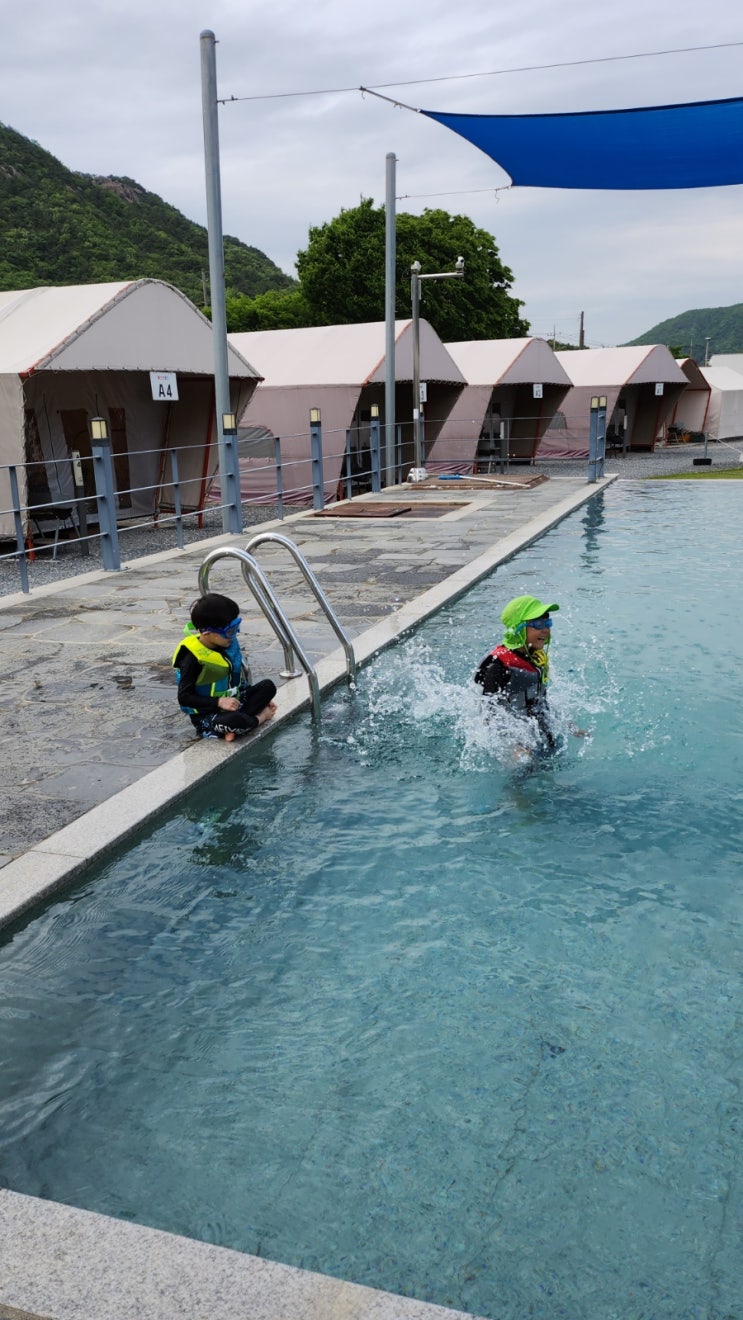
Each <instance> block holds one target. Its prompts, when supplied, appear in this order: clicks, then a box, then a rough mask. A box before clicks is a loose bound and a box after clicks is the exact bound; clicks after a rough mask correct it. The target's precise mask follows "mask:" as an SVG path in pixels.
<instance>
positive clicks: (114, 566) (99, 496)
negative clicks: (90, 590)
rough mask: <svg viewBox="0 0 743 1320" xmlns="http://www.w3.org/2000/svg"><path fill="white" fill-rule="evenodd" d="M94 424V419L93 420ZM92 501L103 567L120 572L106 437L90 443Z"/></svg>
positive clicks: (95, 419)
mask: <svg viewBox="0 0 743 1320" xmlns="http://www.w3.org/2000/svg"><path fill="white" fill-rule="evenodd" d="M93 420H94V421H97V420H98V419H97V418H94V419H93ZM90 448H91V452H92V455H93V478H94V480H95V499H96V504H97V505H98V531H99V532H100V537H101V557H102V559H103V567H104V568H105V569H106V570H107V571H108V572H111V573H115V572H117V571H118V570H119V569H120V568H121V556H120V553H119V529H118V527H117V526H116V496H115V494H114V477H113V463H112V461H111V440H110V437H109V436H108V434H106V435H100V436H98V437H96V438H95V439H93V440H92V441H91V446H90Z"/></svg>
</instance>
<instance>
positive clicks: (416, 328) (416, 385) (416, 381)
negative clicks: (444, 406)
mask: <svg viewBox="0 0 743 1320" xmlns="http://www.w3.org/2000/svg"><path fill="white" fill-rule="evenodd" d="M420 273H421V263H420V262H419V261H414V262H413V264H412V266H411V267H410V302H411V307H412V316H413V466H412V469H411V471H410V472H409V473H408V481H422V480H423V479H424V477H425V475H426V474H425V472H424V471H423V454H422V444H421V344H420V303H421V282H420ZM422 471H423V475H422V476H421V472H422Z"/></svg>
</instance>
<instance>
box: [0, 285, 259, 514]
mask: <svg viewBox="0 0 743 1320" xmlns="http://www.w3.org/2000/svg"><path fill="white" fill-rule="evenodd" d="M151 371H157V372H166V371H167V372H174V373H175V374H176V386H177V393H178V399H177V401H174V400H169V401H168V400H165V401H155V399H153V392H152V388H151V382H150V372H151ZM229 372H230V377H231V389H232V398H233V408H234V409H235V410H237V409H238V407H242V406H244V404H245V402H246V401H247V399H248V398H249V397H250V395H251V394H252V393H253V390H254V389H255V387H256V384H257V382H258V380H259V379H260V377H259V375H258V373H257V372H256V371H255V370H254V369H253V367H251V366H250V364H249V363H248V362H246V361H245V359H244V358H242V357H241V356H240V354H239V353H238V352H237V351H236V350H235V349H234V348H233V349H231V350H230V354H229ZM213 373H214V358H213V345H212V330H211V325H210V323H209V321H207V319H206V318H205V317H204V316H202V314H201V312H199V311H198V310H197V308H196V307H194V306H193V304H192V303H191V302H189V301H188V299H187V298H186V297H185V296H184V295H183V294H182V293H179V291H178V290H177V289H174V288H172V287H171V286H170V285H169V284H163V283H161V282H160V281H159V280H135V281H129V282H126V283H117V284H85V285H73V286H67V287H62V288H41V289H24V290H22V291H20V292H7V293H0V507H2V508H3V509H8V508H9V506H10V503H11V498H10V488H9V479H8V471H7V466H4V465H8V464H17V465H19V469H18V475H19V485H20V487H21V499H22V500H27V502H28V503H29V504H52V503H53V504H60V503H64V501H69V500H70V499H71V498H72V496H73V494H74V486H73V477H72V468H71V463H70V453H71V452H72V451H77V452H78V453H79V454H80V455H81V457H82V459H83V462H82V471H83V476H84V479H85V491H86V493H87V494H91V495H92V493H93V489H94V488H93V476H92V464H91V463H90V462H85V459H86V457H87V456H89V455H90V433H89V423H90V418H91V417H94V416H102V417H104V418H105V419H106V420H107V422H108V425H109V431H110V434H111V441H112V448H113V452H114V466H115V475H116V486H117V491H118V501H119V511H120V514H121V516H142V515H147V514H151V513H152V512H153V509H154V508H155V507H156V502H159V504H160V506H161V507H163V506H164V507H167V506H168V503H169V500H172V493H171V492H169V490H168V488H167V487H163V486H162V483H163V482H164V481H165V480H166V479H167V480H169V464H166V463H164V461H163V459H164V451H165V450H166V449H176V450H177V451H178V458H179V468H180V477H181V480H182V482H183V483H184V486H183V490H182V498H183V506H184V509H185V508H191V509H193V508H200V507H202V506H203V502H204V496H205V494H206V489H207V486H208V483H209V480H210V478H211V476H212V474H213V472H214V469H215V466H216V464H217V445H216V431H215V424H214V423H215V418H214V379H213ZM24 461H25V462H27V463H28V467H27V469H26V470H25V471H24V470H23V469H22V468H21V467H20V465H21V464H23V463H24ZM26 473H27V477H28V484H27V482H26ZM134 487H155V490H141V491H140V490H136V491H132V493H131V494H127V493H125V492H126V491H130V490H132V488H134ZM158 491H159V494H158ZM13 531H14V522H13V517H12V515H10V514H8V513H4V514H0V536H4V537H10V536H12V535H13Z"/></svg>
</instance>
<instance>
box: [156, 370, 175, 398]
mask: <svg viewBox="0 0 743 1320" xmlns="http://www.w3.org/2000/svg"><path fill="white" fill-rule="evenodd" d="M150 385H151V386H152V397H153V399H154V400H155V403H158V402H160V403H174V402H175V401H176V400H177V398H178V380H177V378H176V374H175V372H174V371H151V372H150Z"/></svg>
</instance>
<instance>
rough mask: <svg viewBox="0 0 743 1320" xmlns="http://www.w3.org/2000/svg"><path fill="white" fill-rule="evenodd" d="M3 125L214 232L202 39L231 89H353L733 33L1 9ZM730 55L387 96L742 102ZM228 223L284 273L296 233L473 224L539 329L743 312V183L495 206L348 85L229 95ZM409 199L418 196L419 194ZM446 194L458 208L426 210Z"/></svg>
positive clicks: (645, 7) (623, 20) (38, 6)
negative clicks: (371, 203)
mask: <svg viewBox="0 0 743 1320" xmlns="http://www.w3.org/2000/svg"><path fill="white" fill-rule="evenodd" d="M3 8H4V10H5V11H6V12H5V13H4V15H3V28H4V33H5V40H4V43H3V47H2V50H1V51H0V86H2V101H1V102H0V105H1V107H2V108H1V109H0V115H1V116H2V119H3V121H4V122H5V123H9V124H11V125H12V126H13V127H14V128H16V129H18V130H19V131H20V132H22V133H24V134H26V135H27V136H29V137H32V138H35V139H36V140H37V141H39V142H40V143H41V145H42V146H44V147H46V148H47V149H48V150H50V151H51V152H53V153H54V155H56V156H58V157H59V158H60V159H61V160H62V161H63V162H64V163H65V164H66V165H68V166H70V167H71V168H73V169H79V170H84V171H86V172H90V173H105V174H123V175H129V176H131V177H134V178H136V179H138V180H139V182H140V183H142V184H143V185H144V186H145V187H147V188H150V189H152V190H153V191H155V192H157V193H159V194H160V195H161V196H163V197H165V198H166V199H167V200H168V201H170V202H172V203H173V204H174V205H176V206H178V207H179V208H180V209H181V210H183V211H184V212H185V213H186V214H187V215H189V216H191V217H192V218H193V219H196V220H199V221H201V222H203V221H204V218H205V201H204V166H203V145H202V123H201V88H200V72H199V69H200V66H199V33H200V31H201V30H202V29H204V28H211V29H213V30H214V32H215V33H216V36H217V38H218V41H219V45H218V47H217V60H218V80H219V90H220V95H222V96H229V95H234V96H239V97H243V96H249V95H257V94H262V93H267V92H276V91H297V90H310V89H313V88H323V87H328V88H336V87H357V86H359V85H360V84H362V83H363V84H366V85H376V84H380V83H390V82H393V81H394V80H395V79H400V80H406V79H413V78H436V77H444V76H446V75H450V74H453V73H460V74H461V73H470V72H473V71H482V70H495V69H517V68H519V67H522V66H527V65H529V66H530V65H537V64H549V63H558V62H561V61H571V60H581V59H589V58H595V57H601V56H610V55H615V54H624V53H627V52H631V51H635V50H638V49H639V50H660V49H664V48H668V47H678V46H689V45H710V44H711V43H713V42H724V41H735V40H741V39H743V30H741V24H740V23H736V21H735V11H734V10H733V8H732V7H731V6H730V5H729V4H728V2H727V0H709V2H708V3H707V4H706V5H705V6H704V7H700V6H699V5H698V3H697V0H676V2H674V3H672V2H671V0H646V2H645V3H641V2H640V0H626V3H625V4H623V5H622V6H621V7H619V6H618V7H610V6H607V5H603V4H596V3H595V0H563V4H562V5H561V6H559V7H558V6H555V5H554V4H551V3H548V0H520V3H519V5H518V6H515V5H512V4H508V5H506V4H504V3H503V0H500V3H498V2H497V0H496V2H495V3H494V0H460V3H458V4H457V5H452V4H451V3H450V0H446V2H445V0H425V3H424V0H403V3H401V2H400V0H396V2H395V3H393V0H378V3H377V4H376V5H375V6H374V7H372V6H351V5H349V4H348V3H347V0H319V2H318V3H316V4H315V5H313V6H307V5H304V4H300V3H299V0H274V3H273V4H272V5H271V6H264V7H263V8H262V9H261V10H260V11H257V10H256V9H255V7H249V6H246V5H245V4H244V3H243V0H240V2H239V3H238V2H237V0H213V2H212V3H211V4H201V3H197V2H196V0H156V2H155V4H154V5H151V4H145V3H144V2H143V0H129V3H128V4H127V6H126V7H122V6H120V5H119V4H118V3H117V4H115V5H114V4H113V3H111V0H98V2H97V3H92V2H90V0H76V2H75V4H74V5H73V6H67V7H61V6H59V5H58V4H53V3H52V2H51V0H30V3H28V4H26V5H25V6H23V8H22V9H20V10H16V9H14V10H13V11H12V12H11V7H10V4H9V0H3ZM740 56H741V48H738V49H737V50H736V49H731V50H718V51H708V52H699V53H697V54H693V55H675V56H669V57H665V58H663V57H655V58H652V59H638V60H632V61H622V62H615V63H603V64H585V65H580V66H576V67H573V68H557V69H542V70H539V71H532V72H521V73H517V72H514V73H506V74H503V75H501V76H498V77H490V78H476V79H471V78H467V79H462V80H461V81H457V82H440V83H431V84H427V85H422V86H402V85H400V86H398V87H396V88H394V89H392V90H391V92H390V93H388V94H391V95H398V96H399V97H400V99H401V100H403V101H405V102H407V103H408V104H411V105H413V106H424V107H425V108H427V109H441V110H460V111H461V110H469V111H473V112H479V113H487V112H489V111H493V112H501V113H509V112H513V113H520V112H529V111H531V112H535V111H542V110H578V109H593V108H595V109H607V108H612V107H615V106H628V105H649V104H664V103H669V102H673V101H676V100H679V101H684V100H703V99H706V98H709V97H717V96H734V95H738V94H739V93H740V91H741V87H740V74H739V66H740ZM220 137H221V148H222V152H221V154H222V184H223V211H224V224H225V230H226V232H228V233H231V234H234V235H236V236H237V237H239V238H241V239H243V240H244V241H245V242H247V243H252V244H254V245H255V246H256V247H259V248H262V249H263V250H264V251H265V252H267V253H268V255H269V256H271V257H272V258H273V259H274V260H275V261H276V262H278V264H279V265H281V266H282V267H283V268H284V269H286V270H289V271H291V270H292V268H293V261H294V257H295V254H296V252H297V250H298V249H299V248H300V247H303V246H304V244H305V242H306V239H307V231H308V227H309V226H310V225H311V224H319V223H322V222H323V221H324V220H327V219H330V218H331V217H332V216H333V215H335V214H337V212H338V211H339V209H340V208H341V207H342V206H353V205H355V204H356V202H357V201H358V200H359V198H360V197H361V196H372V197H374V198H375V200H376V201H378V202H381V201H382V200H383V197H384V167H385V154H386V152H388V151H394V152H395V153H396V155H397V157H398V161H399V163H398V192H399V193H400V194H404V195H406V198H405V200H404V201H401V202H400V204H399V205H400V207H401V208H403V207H404V208H405V209H407V210H412V211H419V210H422V209H423V207H424V206H427V205H429V206H443V207H445V208H446V209H447V210H451V211H463V212H465V213H466V214H468V215H470V216H471V217H472V219H473V220H474V221H475V223H476V224H478V225H481V226H483V227H484V228H486V229H488V230H489V231H490V232H492V233H494V234H495V236H496V240H497V242H498V245H499V247H500V250H501V254H502V256H503V259H504V261H505V262H506V263H507V264H508V265H509V266H510V267H511V268H512V270H513V271H514V273H515V276H516V285H515V291H516V293H517V294H518V296H519V297H521V298H522V299H524V301H525V302H526V313H527V315H528V316H529V318H530V320H531V321H532V324H533V328H534V330H535V332H537V333H551V331H552V328H553V327H556V328H557V331H558V333H560V332H562V333H563V334H564V335H565V336H568V337H569V336H570V335H573V336H574V335H575V334H576V333H577V322H578V313H579V311H580V310H581V309H583V310H585V312H586V318H587V333H588V340H589V342H591V343H612V342H621V341H622V340H625V339H628V338H632V337H634V336H635V335H637V334H640V333H641V332H642V331H643V330H645V329H648V328H649V327H650V326H651V325H652V324H653V323H654V322H655V321H658V320H661V319H663V318H664V317H666V316H670V315H674V314H675V313H677V312H680V311H683V310H685V309H687V308H691V307H694V306H700V305H703V306H713V305H718V304H725V303H730V302H736V301H743V293H742V292H741V285H742V282H741V275H742V274H743V255H741V253H740V250H739V248H740V245H739V243H738V242H736V229H739V227H740V221H739V218H738V216H739V212H740V209H741V205H743V189H742V188H740V187H736V188H729V189H701V190H698V191H695V192H671V193H642V194H640V193H627V194H625V193H621V192H617V193H584V192H580V193H568V192H563V191H560V192H552V191H550V190H536V189H518V190H517V189H514V190H509V191H506V192H502V193H496V191H495V190H496V188H497V187H498V186H499V185H502V184H503V183H504V182H505V179H504V176H503V174H502V172H501V171H500V170H499V169H498V168H497V166H495V165H494V164H493V163H492V162H491V161H489V160H488V159H487V158H486V157H485V156H484V155H482V154H481V153H480V152H478V151H477V150H476V149H475V148H473V147H471V146H469V145H468V144H467V143H465V142H464V141H462V140H460V139H458V138H456V137H455V136H454V135H452V134H449V133H447V132H446V130H444V129H443V128H440V127H439V126H438V125H436V124H434V123H433V122H431V121H430V120H427V119H425V118H423V117H422V116H419V115H414V114H411V113H409V112H408V111H405V110H401V109H396V108H394V107H393V106H391V105H389V104H386V103H385V102H382V101H379V100H378V99H376V98H373V97H367V98H362V96H361V95H360V94H359V93H358V92H349V93H339V94H335V95H331V96H322V97H296V98H290V99H284V100H260V101H240V102H236V103H234V104H229V105H226V106H224V108H223V109H222V111H221V112H220ZM420 194H423V195H422V196H421V195H420ZM437 194H451V195H445V196H438V195H437Z"/></svg>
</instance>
